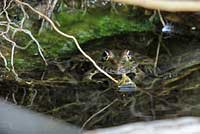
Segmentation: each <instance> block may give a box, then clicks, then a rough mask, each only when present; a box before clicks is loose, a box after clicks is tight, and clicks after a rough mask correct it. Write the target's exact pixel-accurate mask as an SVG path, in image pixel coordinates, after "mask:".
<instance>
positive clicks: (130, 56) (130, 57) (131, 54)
mask: <svg viewBox="0 0 200 134" xmlns="http://www.w3.org/2000/svg"><path fill="white" fill-rule="evenodd" d="M125 55H126V57H127V59H128V60H131V59H132V58H133V53H132V52H131V51H129V50H126V51H125Z"/></svg>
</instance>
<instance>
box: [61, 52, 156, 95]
mask: <svg viewBox="0 0 200 134" xmlns="http://www.w3.org/2000/svg"><path fill="white" fill-rule="evenodd" d="M87 53H88V54H89V56H90V57H91V58H93V60H94V61H95V62H96V64H97V65H98V66H99V67H100V68H102V69H103V70H104V71H105V72H107V73H108V74H110V75H111V76H113V77H114V78H115V79H117V80H118V81H119V83H118V88H119V89H120V90H119V91H126V92H130V91H136V90H138V86H137V84H141V83H142V81H143V79H145V77H148V76H149V75H150V74H152V73H153V66H154V60H153V59H152V58H150V57H148V56H144V55H143V54H140V53H139V52H135V51H133V50H129V49H102V50H97V51H90V52H87ZM70 60H71V61H73V64H71V68H70V70H77V71H78V72H77V74H78V75H79V76H80V74H82V76H83V79H82V80H83V81H88V80H89V81H96V76H98V75H99V74H101V73H100V72H99V71H98V70H97V69H96V68H94V66H93V65H92V63H91V62H90V61H88V60H87V59H86V58H85V57H84V56H82V55H76V56H74V57H72V58H71V59H70ZM62 70H63V69H62ZM81 70H82V71H81ZM79 71H80V72H79ZM104 79H106V78H105V77H104V78H102V77H101V78H100V80H97V81H98V82H101V81H103V80H104Z"/></svg>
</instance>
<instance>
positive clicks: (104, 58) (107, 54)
mask: <svg viewBox="0 0 200 134" xmlns="http://www.w3.org/2000/svg"><path fill="white" fill-rule="evenodd" d="M111 55H112V54H111V52H110V51H109V50H105V51H104V52H103V54H102V56H101V59H102V61H107V60H109V58H111Z"/></svg>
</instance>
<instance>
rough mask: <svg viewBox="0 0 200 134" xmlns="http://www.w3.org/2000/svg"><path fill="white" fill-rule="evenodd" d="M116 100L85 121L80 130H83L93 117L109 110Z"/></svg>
mask: <svg viewBox="0 0 200 134" xmlns="http://www.w3.org/2000/svg"><path fill="white" fill-rule="evenodd" d="M117 100H118V99H115V100H113V101H112V102H111V103H110V104H109V105H107V106H105V107H104V108H102V109H101V110H99V111H98V112H96V113H94V114H93V115H92V116H90V118H89V119H87V120H86V121H85V122H84V124H83V125H82V127H81V130H83V129H84V128H85V126H86V125H87V123H88V122H89V121H91V120H92V119H93V118H94V117H95V116H97V115H98V114H100V113H101V112H103V111H104V110H106V109H107V108H109V107H110V106H111V105H113V104H114V103H115V102H116V101H117Z"/></svg>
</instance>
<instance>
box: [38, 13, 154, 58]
mask: <svg viewBox="0 0 200 134" xmlns="http://www.w3.org/2000/svg"><path fill="white" fill-rule="evenodd" d="M55 19H56V20H57V21H58V22H59V24H60V25H61V26H60V27H59V29H60V30H61V31H63V32H64V33H67V34H70V35H73V36H75V37H76V38H77V39H78V42H79V43H80V44H83V43H85V42H87V41H90V40H94V39H99V38H103V37H106V36H113V35H117V34H123V33H128V32H146V31H152V30H153V25H152V23H150V22H149V21H146V20H142V19H135V18H131V19H130V18H129V16H128V15H127V16H126V15H122V14H113V13H111V12H106V11H105V12H100V11H95V12H87V13H86V14H85V15H84V14H83V12H82V11H79V10H76V11H72V12H67V11H62V12H60V13H58V14H56V15H55ZM38 38H39V40H40V42H41V43H42V44H43V45H42V46H43V47H45V49H47V50H48V56H50V57H57V56H59V55H63V54H65V55H67V54H68V53H70V52H71V51H73V50H74V49H75V48H76V47H75V45H74V43H73V41H72V40H71V39H67V38H64V37H62V36H61V35H58V34H57V33H56V32H55V31H52V30H46V31H44V32H43V33H42V34H41V36H39V37H38Z"/></svg>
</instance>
